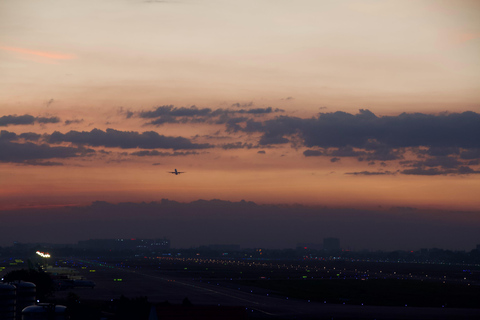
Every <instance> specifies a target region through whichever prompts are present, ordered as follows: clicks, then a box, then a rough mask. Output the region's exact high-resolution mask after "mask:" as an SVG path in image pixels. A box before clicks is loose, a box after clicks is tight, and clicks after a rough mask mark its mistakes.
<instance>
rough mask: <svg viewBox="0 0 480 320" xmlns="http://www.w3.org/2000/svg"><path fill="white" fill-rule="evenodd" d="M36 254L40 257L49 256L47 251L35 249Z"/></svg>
mask: <svg viewBox="0 0 480 320" xmlns="http://www.w3.org/2000/svg"><path fill="white" fill-rule="evenodd" d="M36 254H38V255H39V256H40V257H42V258H50V257H51V256H50V253H47V252H40V251H37V252H36Z"/></svg>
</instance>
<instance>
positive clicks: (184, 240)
mask: <svg viewBox="0 0 480 320" xmlns="http://www.w3.org/2000/svg"><path fill="white" fill-rule="evenodd" d="M451 216H455V218H456V220H455V221H453V222H452V221H451ZM479 223H480V222H479V217H478V215H477V213H476V212H468V211H464V212H462V211H446V210H443V211H440V210H418V209H413V208H386V209H383V210H380V209H379V210H365V209H337V208H326V207H309V206H300V205H295V206H279V205H259V204H255V203H253V202H247V201H240V202H231V201H221V200H209V201H207V200H198V201H193V202H189V203H181V202H176V201H171V200H167V199H163V200H162V201H159V202H153V203H120V204H114V203H108V202H95V203H93V204H92V205H89V206H84V207H67V208H64V207H59V208H55V209H52V208H48V209H45V208H37V209H23V210H12V211H4V212H3V213H2V215H0V246H9V245H11V244H12V243H13V241H18V242H46V243H48V242H51V243H76V242H78V241H79V240H87V239H115V238H143V239H156V238H163V237H166V238H167V239H169V240H170V241H171V244H172V247H174V248H190V247H197V246H201V245H212V244H229V245H230V244H236V245H240V246H241V247H242V248H255V247H259V248H270V249H282V248H295V247H296V246H297V244H298V243H322V242H323V241H324V239H325V238H337V239H339V240H340V244H341V247H342V248H344V249H350V250H363V249H369V250H385V251H393V250H418V249H420V248H435V247H436V248H443V249H448V250H472V249H474V248H475V246H476V245H477V244H478V243H479V242H480V240H479V235H478V226H479Z"/></svg>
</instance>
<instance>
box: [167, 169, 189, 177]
mask: <svg viewBox="0 0 480 320" xmlns="http://www.w3.org/2000/svg"><path fill="white" fill-rule="evenodd" d="M168 173H173V174H174V175H176V176H178V175H179V174H180V173H185V172H180V171H177V169H175V171H169V172H168Z"/></svg>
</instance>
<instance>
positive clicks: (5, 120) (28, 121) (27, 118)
mask: <svg viewBox="0 0 480 320" xmlns="http://www.w3.org/2000/svg"><path fill="white" fill-rule="evenodd" d="M35 122H37V123H57V122H60V119H59V118H58V117H34V116H32V115H29V114H24V115H23V116H17V115H7V116H2V117H0V127H6V126H9V125H32V124H34V123H35Z"/></svg>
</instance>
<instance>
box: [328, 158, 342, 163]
mask: <svg viewBox="0 0 480 320" xmlns="http://www.w3.org/2000/svg"><path fill="white" fill-rule="evenodd" d="M338 161H340V158H332V159H330V162H332V163H333V162H338Z"/></svg>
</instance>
